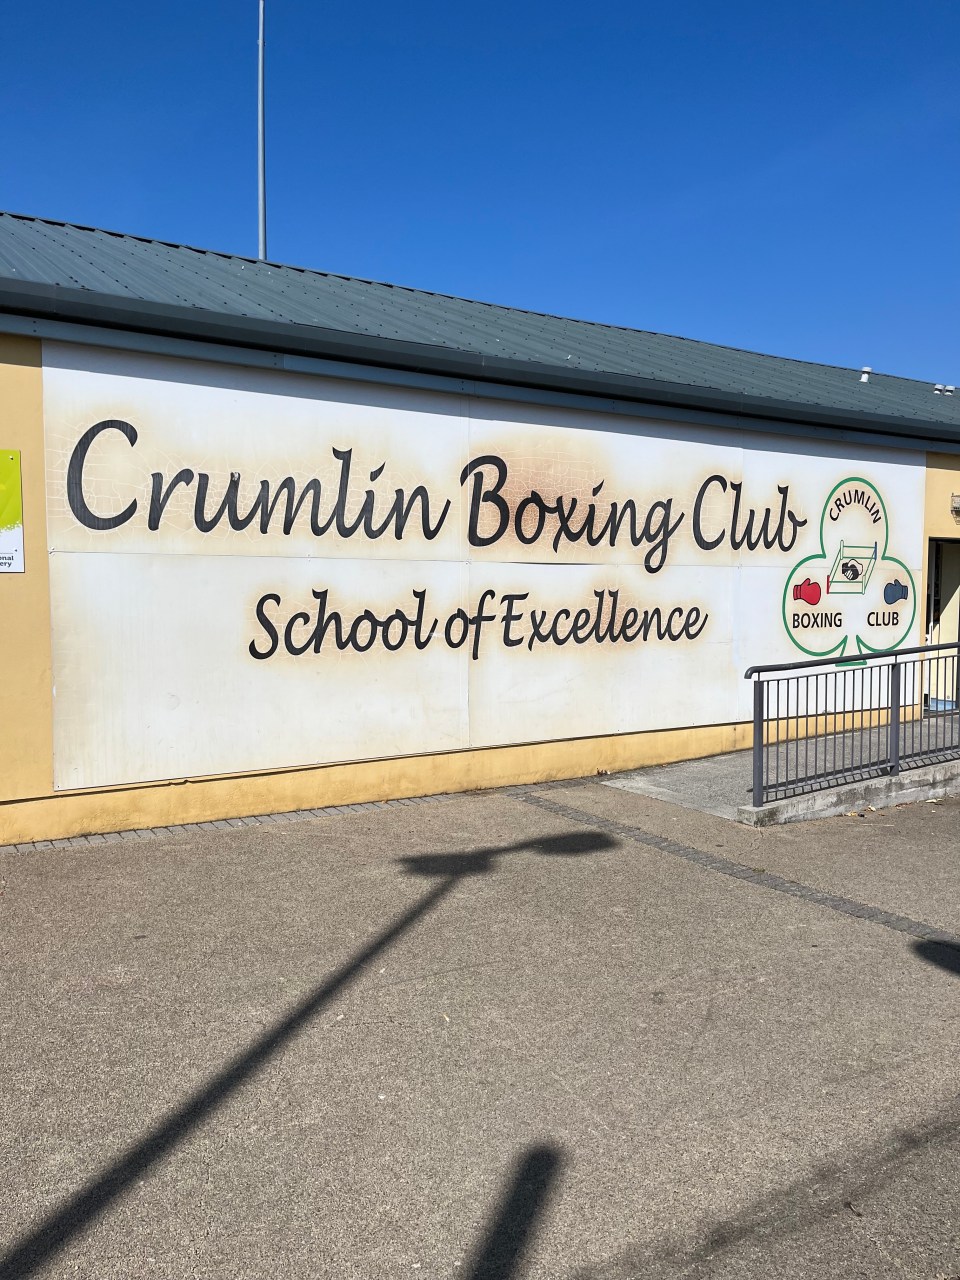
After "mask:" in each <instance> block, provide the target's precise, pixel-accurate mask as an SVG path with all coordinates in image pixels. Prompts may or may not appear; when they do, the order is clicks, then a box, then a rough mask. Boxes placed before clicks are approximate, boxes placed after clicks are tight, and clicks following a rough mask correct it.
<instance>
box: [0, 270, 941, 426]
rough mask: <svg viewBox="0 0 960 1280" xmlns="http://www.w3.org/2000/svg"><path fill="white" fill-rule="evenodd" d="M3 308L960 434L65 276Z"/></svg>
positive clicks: (629, 396)
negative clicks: (139, 293)
mask: <svg viewBox="0 0 960 1280" xmlns="http://www.w3.org/2000/svg"><path fill="white" fill-rule="evenodd" d="M0 312H7V313H15V314H19V315H29V316H33V317H39V318H44V319H51V320H60V321H70V322H74V323H77V324H80V325H83V324H95V325H98V326H102V327H105V328H113V329H134V330H137V331H139V332H144V333H151V334H157V335H161V336H163V337H188V338H192V339H199V340H200V341H207V342H216V343H222V344H229V345H232V346H241V347H253V348H257V349H262V350H269V351H277V352H283V353H287V354H291V355H306V356H315V357H320V358H325V359H333V360H342V361H347V362H349V363H354V364H360V365H380V366H385V367H387V368H391V369H402V370H405V371H408V372H413V373H431V374H439V375H441V376H444V377H453V378H467V379H471V380H479V381H487V382H496V383H499V384H503V385H508V386H511V385H512V386H519V387H529V388H533V389H541V390H548V391H568V392H573V393H576V394H580V395H590V396H602V397H604V398H606V399H617V400H625V401H635V402H637V403H642V404H647V405H654V406H655V405H665V406H670V407H675V406H682V407H685V408H692V409H702V410H706V411H709V412H711V413H721V414H736V415H737V416H739V417H748V418H755V419H757V420H758V421H762V420H764V419H777V420H778V421H781V422H783V421H787V422H795V423H797V424H803V423H807V424H809V425H811V426H830V427H841V428H846V429H849V430H852V431H869V432H872V433H874V434H880V435H888V436H897V437H906V438H909V439H912V440H914V441H915V442H916V441H917V437H918V436H922V437H923V438H924V439H927V440H929V441H931V442H937V441H942V442H949V443H960V426H954V425H952V424H950V423H945V422H937V421H935V420H929V419H923V418H908V417H900V416H898V415H893V414H877V413H871V412H869V411H866V410H837V409H829V408H824V407H823V406H821V405H805V404H802V403H797V402H795V401H784V400H777V399H774V398H767V397H763V396H751V395H747V394H744V393H733V392H726V391H722V390H720V389H717V388H709V387H702V386H696V385H693V384H689V383H679V382H667V381H662V380H658V379H652V378H641V377H635V376H633V375H631V374H613V373H598V372H592V371H589V370H583V369H572V368H566V367H564V366H559V365H544V364H537V363H533V362H530V361H523V360H511V359H507V358H503V357H491V356H485V355H482V354H480V353H472V352H464V351H455V350H453V349H452V348H449V347H443V346H440V345H434V344H430V343H413V342H404V341H400V340H398V339H394V338H381V337H373V336H370V335H367V334H360V333H352V332H350V331H348V330H340V329H325V328H319V327H316V326H312V325H301V324H292V323H290V322H288V321H275V320H263V319H253V318H251V317H248V316H231V315H224V314H222V313H219V312H214V311H208V310H203V309H200V308H197V307H189V306H175V305H171V304H168V303H150V302H144V301H142V300H141V299H137V298H124V297H121V296H116V295H106V294H98V293H93V292H91V291H90V290H89V289H70V288H65V287H64V286H62V285H48V284H38V283H34V282H29V281H11V280H8V279H0Z"/></svg>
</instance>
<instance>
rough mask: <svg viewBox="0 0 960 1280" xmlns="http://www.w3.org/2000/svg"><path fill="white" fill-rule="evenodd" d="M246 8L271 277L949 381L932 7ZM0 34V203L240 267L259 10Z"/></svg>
mask: <svg viewBox="0 0 960 1280" xmlns="http://www.w3.org/2000/svg"><path fill="white" fill-rule="evenodd" d="M267 6H268V12H267V21H268V29H267V35H268V65H267V77H268V120H267V129H268V143H269V147H268V192H269V235H270V244H269V248H270V257H271V258H274V259H276V260H278V261H282V262H290V263H294V264H296V265H299V266H308V267H315V268H319V269H322V270H329V271H335V272H340V273H343V274H348V275H359V276H365V277H370V278H373V279H379V280H387V281H391V282H393V283H397V284H407V285H414V286H417V287H420V288H425V289H434V290H438V291H441V292H445V293H454V294H461V295H464V296H467V297H475V298H482V299H485V300H489V301H494V302H501V303H506V304H508V305H512V306H520V307H527V308H530V309H532V310H538V311H548V312H555V313H558V314H563V315H573V316H580V317H583V318H586V319H591V320H600V321H605V322H608V323H612V324H622V325H629V326H631V327H636V328H645V329H654V330H658V331H661V332H666V333H676V334H681V335H683V336H686V337H693V338H702V339H706V340H708V341H713V342H721V343H726V344H728V345H731V346H742V347H747V348H751V349H754V350H760V351H769V352H774V353H776V354H780V355H787V356H796V357H798V358H802V359H810V360H820V361H825V362H827V363H831V364H847V365H852V366H855V367H857V366H860V365H864V364H869V365H872V366H873V367H874V368H875V369H882V370H886V371H888V372H893V373H901V374H905V375H908V376H913V377H920V378H926V379H929V380H931V381H936V382H954V383H960V343H958V338H960V287H958V286H960V249H958V231H960V75H958V71H957V58H958V50H960V5H957V4H955V3H927V2H926V0H916V2H915V3H909V2H908V0H902V2H899V3H884V0H872V2H871V3H850V2H849V0H835V2H834V3H823V2H821V0H808V2H807V3H805V4H802V5H801V4H794V5H777V4H772V3H770V0H765V2H764V3H737V2H736V0H732V2H731V3H727V4H719V3H709V4H708V3H695V2H693V0H674V2H671V3H658V4H644V3H639V4H637V3H632V4H631V3H612V2H611V0H594V3H593V4H590V5H586V4H580V5H577V6H567V5H564V4H558V3H554V4H548V3H542V2H541V0H532V2H529V3H524V2H523V0H512V2H511V3H505V2H501V0H495V2H492V3H486V4H482V5H474V6H465V5H457V4H450V3H449V0H444V2H443V3H441V2H440V0H429V2H420V0H408V3H406V4H403V5H401V4H396V3H394V4H390V5H387V4H383V3H380V2H379V0H370V2H368V3H367V4H364V5H357V4H354V5H343V4H340V5H336V4H330V3H327V2H326V0H323V2H322V3H309V2H308V0H267ZM3 25H4V32H3V39H2V40H0V143H2V156H3V159H2V164H0V188H2V189H0V207H2V208H5V209H10V210H14V211H17V212H22V213H31V214H37V215H40V216H43V217H50V218H55V219H63V220H67V221H74V222H80V223H86V224H92V225H95V226H104V227H109V228H111V229H115V230H121V231H127V232H132V233H135V234H138V235H145V236H155V237H158V238H160V239H166V240H173V241H178V242H183V243H187V244H195V245H200V246H203V247H207V248H215V249H222V250H226V251H230V252H235V253H241V254H248V255H255V253H256V25H257V0H194V2H193V3H191V4H187V3H184V2H183V0H167V2H166V3H163V4H156V3H154V4H142V5H131V4H129V3H124V4H119V3H107V2H106V0H88V2H87V3H85V4H67V3H49V2H48V3H44V0H35V2H34V3H33V4H31V5H22V4H21V5H8V6H7V7H6V10H5V14H4V21H3Z"/></svg>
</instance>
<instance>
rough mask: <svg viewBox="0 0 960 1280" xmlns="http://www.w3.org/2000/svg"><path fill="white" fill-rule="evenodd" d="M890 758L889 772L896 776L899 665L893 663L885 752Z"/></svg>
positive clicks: (897, 762) (898, 733)
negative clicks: (887, 744)
mask: <svg viewBox="0 0 960 1280" xmlns="http://www.w3.org/2000/svg"><path fill="white" fill-rule="evenodd" d="M887 754H888V756H889V758H890V772H891V774H893V775H894V776H896V775H897V774H898V773H899V772H900V663H899V662H894V664H893V666H892V667H891V668H890V745H889V749H888V751H887Z"/></svg>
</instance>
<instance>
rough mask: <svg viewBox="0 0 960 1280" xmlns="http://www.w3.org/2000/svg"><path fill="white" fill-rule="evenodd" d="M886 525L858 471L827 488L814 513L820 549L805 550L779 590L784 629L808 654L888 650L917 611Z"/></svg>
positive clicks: (909, 578) (876, 497)
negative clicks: (817, 512)
mask: <svg viewBox="0 0 960 1280" xmlns="http://www.w3.org/2000/svg"><path fill="white" fill-rule="evenodd" d="M889 538H890V524H889V519H888V516H887V508H886V505H885V503H884V501H883V498H882V497H881V496H880V493H879V491H878V489H877V488H876V486H875V485H873V484H871V483H870V481H869V480H864V479H862V478H860V477H858V476H850V477H848V478H847V479H846V480H841V481H840V483H839V484H838V485H836V486H835V488H834V489H832V490H831V492H830V495H829V496H828V498H827V500H826V502H825V503H824V504H823V511H822V513H821V515H820V551H819V552H818V553H817V554H816V555H812V556H805V557H804V559H803V560H801V561H800V562H799V563H798V564H796V565H794V567H793V569H792V570H791V571H790V574H789V576H788V578H787V581H786V584H785V586H784V589H783V625H784V626H785V627H786V630H787V635H788V636H789V637H790V639H791V640H792V641H793V643H794V644H795V645H796V646H797V648H798V649H802V650H803V652H804V653H806V654H809V655H810V657H811V658H828V657H832V656H833V655H834V654H836V656H837V657H838V658H839V657H842V656H843V655H844V653H845V652H846V650H847V646H848V645H850V644H851V642H852V641H855V642H856V651H857V652H858V653H877V652H880V651H881V650H884V649H895V648H897V646H898V645H901V644H902V643H903V642H904V640H905V639H906V638H907V636H908V635H909V634H910V629H911V627H912V626H913V620H914V618H915V617H916V613H917V589H916V585H915V584H914V581H913V574H912V573H911V572H910V570H909V569H908V568H907V566H906V565H905V564H904V563H903V561H902V560H898V559H897V558H896V557H895V556H891V555H888V554H887V549H888V544H889Z"/></svg>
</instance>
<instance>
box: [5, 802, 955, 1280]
mask: <svg viewBox="0 0 960 1280" xmlns="http://www.w3.org/2000/svg"><path fill="white" fill-rule="evenodd" d="M593 781H594V780H593V779H592V778H567V779H560V780H559V781H557V782H540V783H536V784H533V785H531V784H529V783H526V784H523V783H521V784H520V785H518V786H511V787H498V788H495V789H494V792H493V793H494V794H497V795H508V796H514V797H515V798H516V799H518V800H521V801H523V802H524V803H525V804H531V805H534V806H536V807H537V808H539V809H544V810H546V811H547V812H548V813H555V814H558V815H559V816H561V817H564V818H567V819H568V820H569V821H571V822H576V823H577V824H578V825H579V826H587V827H591V828H592V829H593V830H595V831H604V832H606V833H607V834H608V835H612V836H620V837H621V838H622V839H624V840H632V841H633V842H634V843H636V844H642V845H646V846H647V847H648V848H651V849H657V850H659V851H660V852H661V853H668V854H670V855H672V856H673V857H676V858H682V859H683V861H684V862H692V863H695V864H696V865H697V866H699V867H703V868H705V869H706V870H708V871H717V872H719V873H720V874H721V875H724V876H730V877H731V878H732V879H734V880H746V881H749V882H750V883H751V884H758V885H761V886H762V887H763V888H765V889H773V890H774V891H775V892H776V893H786V894H788V895H789V896H790V897H792V898H801V899H802V900H803V901H805V902H813V903H816V905H817V906H821V907H827V908H828V909H829V910H831V911H839V912H840V913H841V914H842V915H847V916H857V917H858V918H859V919H861V920H869V921H870V922H871V923H872V924H879V925H882V926H883V927H884V928H886V929H895V930H896V931H897V932H898V933H907V934H910V936H911V937H914V938H923V939H924V940H926V941H928V942H943V943H946V944H948V945H950V946H956V947H960V935H957V934H953V933H947V932H944V930H942V929H935V928H934V927H933V926H932V925H929V924H924V923H923V921H922V920H912V919H911V918H910V917H909V916H900V915H895V914H894V913H893V912H891V911H884V910H883V909H882V908H881V907H871V906H870V905H869V904H868V903H865V902H857V901H856V900H855V899H853V898H845V897H843V896H842V895H840V894H835V893H824V892H823V891H822V890H821V889H814V888H812V887H811V886H810V885H805V884H800V883H799V881H796V880H787V879H786V878H785V877H784V876H778V875H777V874H776V873H775V872H772V871H757V870H754V869H753V868H752V867H745V866H743V864H742V863H739V862H732V861H731V860H730V859H729V858H721V857H718V855H717V854H715V853H706V852H704V851H703V850H702V849H694V848H692V847H691V846H690V845H686V844H680V843H679V842H678V841H676V840H670V839H668V838H667V837H666V836H657V835H654V834H653V833H652V832H650V831H644V830H642V829H641V828H640V827H631V826H630V825H629V824H627V823H625V822H617V821H615V820H614V819H611V818H603V817H600V816H599V815H598V814H594V813H590V812H589V810H587V809H577V808H575V807H574V806H573V805H569V804H563V803H561V802H559V801H557V800H551V799H548V797H547V796H546V795H545V794H544V793H545V792H549V791H555V790H558V789H562V790H570V789H571V788H573V787H582V786H589V785H590V784H591V782H593ZM461 794H462V793H447V792H443V793H441V794H439V795H432V796H411V797H410V798H408V799H403V800H379V801H376V802H370V801H367V802H364V803H362V804H339V805H330V806H328V807H327V808H325V809H294V810H292V811H290V812H287V813H263V814H258V815H256V816H253V817H248V818H226V819H223V818H218V819H216V820H214V821H212V822H188V823H184V824H183V825H182V826H171V827H142V828H139V829H138V830H136V831H112V832H108V833H107V834H104V835H91V836H71V837H69V838H66V839H62V840H37V841H36V842H34V843H32V844H15V845H0V854H3V853H8V854H9V853H14V852H16V853H33V852H43V851H44V850H47V849H80V848H87V847H89V846H91V845H98V844H117V843H120V842H126V841H140V840H158V839H162V838H163V837H165V836H167V837H168V836H172V835H182V834H189V835H202V834H203V833H204V832H207V831H232V830H235V829H239V828H242V827H257V826H273V825H274V824H275V823H287V822H302V821H304V820H305V819H307V818H326V817H332V816H333V815H341V814H354V813H370V812H374V811H377V810H380V809H398V808H404V807H408V806H410V805H421V804H437V803H438V802H440V801H443V800H452V799H454V798H459V796H460V795H461ZM476 794H478V795H480V794H488V795H489V794H491V792H486V793H483V792H477V793H476ZM958 1280H960V1278H958Z"/></svg>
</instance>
